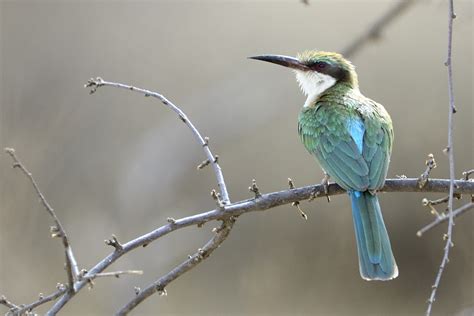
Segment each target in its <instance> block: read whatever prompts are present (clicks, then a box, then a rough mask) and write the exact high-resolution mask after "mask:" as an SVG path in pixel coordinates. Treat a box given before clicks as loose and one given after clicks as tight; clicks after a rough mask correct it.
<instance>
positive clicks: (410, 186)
mask: <svg viewBox="0 0 474 316" xmlns="http://www.w3.org/2000/svg"><path fill="white" fill-rule="evenodd" d="M454 183H455V188H454V190H455V193H460V194H473V193H474V182H472V181H465V180H457V181H455V182H454ZM448 190H449V180H443V179H430V181H429V182H428V183H426V185H425V186H424V187H423V188H420V187H419V186H418V179H417V178H404V179H387V180H386V181H385V186H384V187H383V188H382V189H381V190H380V191H382V192H438V193H442V192H444V193H446V192H447V191H448ZM324 191H325V189H324V186H323V185H313V186H306V187H301V188H296V189H290V190H284V191H279V192H273V193H267V194H262V196H260V197H259V198H258V199H253V198H252V199H248V200H243V201H240V202H235V203H232V204H231V205H227V206H226V207H225V209H222V208H216V209H214V210H211V211H207V212H203V213H200V214H196V215H192V216H188V217H184V218H181V219H175V220H173V221H172V222H168V223H167V224H166V225H164V226H161V227H159V228H157V229H155V230H153V231H151V232H149V233H147V234H145V235H142V236H140V237H138V238H136V239H134V240H131V241H129V242H127V243H125V244H123V245H122V251H114V252H112V253H111V254H109V255H108V256H107V257H105V258H104V259H102V260H101V261H100V262H98V263H97V264H96V265H95V266H94V267H93V268H92V269H91V270H89V272H88V273H87V274H86V275H92V274H97V273H101V272H102V271H104V270H105V269H106V268H108V267H109V266H110V265H111V264H112V263H114V262H115V261H117V260H118V259H119V258H120V257H121V256H123V255H124V254H126V253H128V252H130V251H132V250H134V249H136V248H138V247H141V246H143V245H147V244H149V243H151V242H153V241H155V240H157V239H159V238H161V237H163V236H165V235H167V234H169V233H171V232H173V231H175V230H178V229H182V228H184V227H188V226H193V225H202V224H204V223H207V222H209V221H213V220H224V219H227V218H229V217H231V216H234V217H237V216H239V215H242V214H245V213H249V212H255V211H264V210H268V209H273V208H275V207H277V206H281V205H287V204H291V203H293V202H296V201H303V200H307V199H309V198H310V197H311V196H314V195H315V192H316V197H323V196H325V195H324ZM318 192H319V194H318ZM343 193H345V191H344V189H342V188H341V187H340V186H339V185H337V184H335V183H332V184H329V185H328V194H329V195H338V194H343ZM86 284H87V281H86V280H79V281H77V282H76V283H75V292H68V293H66V294H65V295H64V296H62V297H61V298H60V299H59V300H58V301H57V302H56V304H55V305H54V306H53V307H52V308H51V309H50V310H49V311H48V313H47V314H46V315H55V314H56V313H57V312H58V311H59V310H61V308H62V307H63V306H64V305H65V304H66V303H67V302H69V301H70V300H71V299H72V298H73V297H74V295H75V294H76V292H77V291H79V290H80V289H81V288H83V287H84V286H85V285H86Z"/></svg>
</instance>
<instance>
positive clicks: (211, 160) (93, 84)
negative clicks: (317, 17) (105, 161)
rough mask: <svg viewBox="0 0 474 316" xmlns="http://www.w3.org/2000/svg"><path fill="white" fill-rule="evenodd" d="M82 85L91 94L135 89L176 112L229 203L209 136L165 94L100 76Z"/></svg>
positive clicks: (223, 198) (221, 193) (225, 202)
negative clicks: (192, 137) (203, 155)
mask: <svg viewBox="0 0 474 316" xmlns="http://www.w3.org/2000/svg"><path fill="white" fill-rule="evenodd" d="M84 86H85V87H86V88H91V90H90V93H91V94H93V93H95V92H96V91H97V89H98V88H100V87H102V86H109V87H115V88H121V89H126V90H129V91H135V92H138V93H141V94H143V95H144V96H145V97H150V96H152V97H154V98H157V99H158V100H160V101H161V102H162V103H163V104H164V105H166V106H167V107H168V108H170V109H171V110H173V111H174V112H175V113H176V114H178V117H179V119H180V120H181V121H183V123H184V124H186V126H188V127H189V129H190V130H191V132H192V133H193V134H194V136H195V137H196V139H197V140H198V142H199V144H200V145H201V146H202V148H203V150H204V153H205V155H206V157H207V160H205V162H204V163H205V164H206V165H207V164H211V165H212V168H213V170H214V173H215V175H216V180H217V186H218V187H219V191H220V195H221V198H222V202H223V203H224V204H229V203H230V198H229V193H228V192H227V186H226V184H225V181H224V175H223V174H222V170H221V167H220V166H219V163H218V157H217V156H215V155H214V154H212V152H211V149H210V148H209V138H207V137H202V136H201V133H200V132H199V131H198V130H197V128H196V127H195V126H194V124H193V123H192V122H191V121H190V120H189V118H188V117H187V116H186V114H185V113H184V112H183V111H182V110H181V109H180V108H178V107H177V106H176V105H174V104H173V103H172V102H171V101H170V100H168V99H167V98H166V97H165V96H163V95H162V94H159V93H158V92H154V91H150V90H146V89H142V88H137V87H134V86H130V85H126V84H122V83H117V82H109V81H105V80H104V79H102V78H100V77H97V78H95V79H94V78H91V79H89V80H88V81H87V83H86V84H85V85H84ZM203 167H204V166H202V168H203Z"/></svg>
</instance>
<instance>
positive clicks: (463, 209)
mask: <svg viewBox="0 0 474 316" xmlns="http://www.w3.org/2000/svg"><path fill="white" fill-rule="evenodd" d="M472 209H474V203H472V202H470V203H468V204H465V205H463V206H461V207H460V208H458V209H457V210H454V211H453V218H456V217H458V216H459V215H462V214H464V213H465V212H467V211H469V210H472ZM448 219H449V216H446V215H441V216H440V217H437V218H436V219H435V220H434V221H432V222H431V223H429V224H428V225H426V226H425V227H423V228H421V229H420V230H419V231H417V232H416V235H417V236H418V237H421V236H422V235H423V234H424V233H426V232H427V231H429V230H431V229H432V228H434V227H436V226H438V225H439V224H441V223H444V222H445V221H447V220H448Z"/></svg>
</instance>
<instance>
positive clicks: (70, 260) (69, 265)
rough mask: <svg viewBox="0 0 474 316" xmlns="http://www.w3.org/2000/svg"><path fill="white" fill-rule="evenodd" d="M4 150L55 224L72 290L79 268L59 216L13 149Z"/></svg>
mask: <svg viewBox="0 0 474 316" xmlns="http://www.w3.org/2000/svg"><path fill="white" fill-rule="evenodd" d="M5 152H6V153H7V154H8V155H10V157H11V158H12V159H13V168H19V169H20V170H21V171H22V172H23V173H24V174H25V175H26V176H27V177H28V179H29V180H30V182H31V184H32V185H33V188H34V189H35V191H36V194H37V195H38V197H39V199H40V201H41V204H43V206H44V208H45V209H46V211H47V212H48V214H49V215H50V216H51V217H52V219H53V221H54V225H55V226H53V227H52V228H51V232H52V236H53V237H60V238H61V240H62V243H63V246H64V251H65V256H66V273H67V278H68V284H69V286H68V288H69V289H70V290H73V289H74V281H75V279H76V277H77V276H78V275H79V268H78V265H77V261H76V259H75V258H74V254H73V252H72V248H71V244H70V242H69V239H68V237H67V235H66V231H65V230H64V227H63V226H62V225H61V222H60V221H59V218H58V217H57V216H56V213H55V212H54V209H53V208H52V207H51V205H50V204H49V203H48V201H47V200H46V198H45V197H44V195H43V193H42V192H41V191H40V189H39V186H38V183H36V180H35V178H34V177H33V174H32V173H31V172H30V171H28V169H26V167H25V165H24V164H23V163H22V162H21V161H20V160H19V159H18V157H17V156H16V153H15V149H13V148H5Z"/></svg>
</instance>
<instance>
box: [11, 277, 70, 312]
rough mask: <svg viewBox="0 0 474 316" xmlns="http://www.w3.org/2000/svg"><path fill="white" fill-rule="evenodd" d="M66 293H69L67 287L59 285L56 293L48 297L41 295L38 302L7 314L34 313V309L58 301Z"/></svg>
mask: <svg viewBox="0 0 474 316" xmlns="http://www.w3.org/2000/svg"><path fill="white" fill-rule="evenodd" d="M66 292H67V286H65V285H63V284H58V286H57V290H56V291H55V292H54V293H51V294H50V295H48V296H43V295H40V297H39V298H38V300H36V301H34V302H33V303H31V304H28V305H24V306H22V307H21V308H18V309H15V310H11V311H10V312H9V313H7V316H9V315H12V316H20V315H24V314H25V313H26V312H30V311H32V310H33V309H35V308H36V307H38V306H40V305H43V304H46V303H48V302H51V301H54V300H55V299H57V298H58V297H60V296H61V295H63V294H64V293H66Z"/></svg>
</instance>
